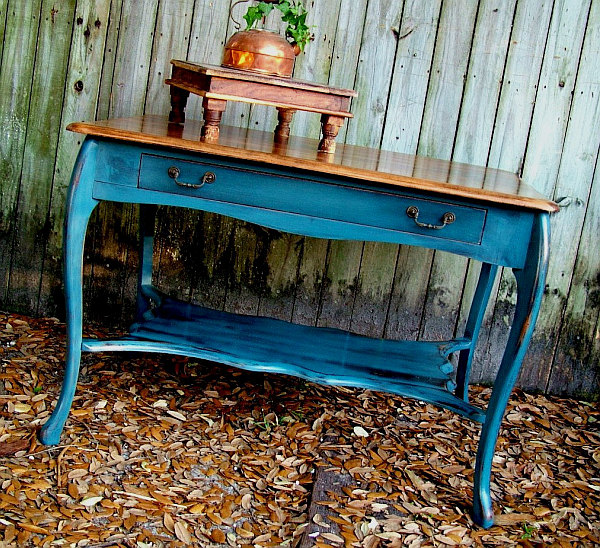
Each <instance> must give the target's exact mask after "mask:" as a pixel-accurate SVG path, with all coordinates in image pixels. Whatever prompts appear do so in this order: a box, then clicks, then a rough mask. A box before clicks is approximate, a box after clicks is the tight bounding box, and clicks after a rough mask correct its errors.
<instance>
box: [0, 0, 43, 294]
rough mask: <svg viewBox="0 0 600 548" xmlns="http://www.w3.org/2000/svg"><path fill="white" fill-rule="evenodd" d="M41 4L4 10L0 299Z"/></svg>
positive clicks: (20, 4)
mask: <svg viewBox="0 0 600 548" xmlns="http://www.w3.org/2000/svg"><path fill="white" fill-rule="evenodd" d="M41 5H42V1H41V0H35V1H32V2H16V3H14V5H11V7H10V9H9V10H8V12H7V14H6V24H5V34H4V40H3V44H4V48H3V51H2V63H1V64H0V90H2V93H0V127H1V128H2V138H1V139H0V181H1V182H2V188H1V192H0V284H2V285H1V289H0V300H1V301H2V302H3V303H4V302H5V300H6V299H7V298H8V280H9V274H10V258H11V253H12V249H13V246H14V223H15V215H16V210H17V206H18V196H19V189H20V185H21V169H22V166H23V153H24V149H25V136H26V133H27V124H28V122H29V107H30V99H31V83H32V80H33V71H34V65H35V52H36V46H37V38H38V29H39V25H40V10H41ZM17 90H18V92H17Z"/></svg>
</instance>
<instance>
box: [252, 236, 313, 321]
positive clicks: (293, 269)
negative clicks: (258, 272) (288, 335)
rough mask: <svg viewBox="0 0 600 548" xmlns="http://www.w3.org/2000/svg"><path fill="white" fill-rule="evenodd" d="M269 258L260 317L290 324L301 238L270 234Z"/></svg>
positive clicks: (267, 258) (259, 311) (267, 259)
mask: <svg viewBox="0 0 600 548" xmlns="http://www.w3.org/2000/svg"><path fill="white" fill-rule="evenodd" d="M271 236H274V237H272V238H271V239H270V245H269V246H268V252H267V256H266V258H265V259H266V264H265V266H266V274H267V275H266V279H265V282H266V287H265V290H264V292H263V294H262V296H261V299H260V304H259V307H258V314H259V315H260V316H269V317H272V318H278V319H280V320H287V321H290V320H291V319H292V312H293V308H294V294H295V292H296V285H297V280H298V269H299V265H300V260H301V253H300V249H301V247H302V237H301V236H297V235H295V234H287V233H285V232H271Z"/></svg>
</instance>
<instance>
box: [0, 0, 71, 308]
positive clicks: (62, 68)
mask: <svg viewBox="0 0 600 548" xmlns="http://www.w3.org/2000/svg"><path fill="white" fill-rule="evenodd" d="M74 10H75V0H69V1H65V2H62V3H61V4H60V6H59V7H55V3H54V2H51V1H44V2H43V4H42V10H41V17H40V28H39V34H38V43H39V45H38V48H37V53H36V57H35V68H34V74H33V82H32V87H31V105H33V108H30V116H29V119H28V123H27V134H26V138H25V149H24V154H23V165H22V168H21V176H20V179H21V187H20V189H19V201H18V203H17V209H16V211H15V219H14V225H13V229H12V230H13V231H14V239H15V240H14V241H15V243H16V245H14V246H13V249H12V255H11V257H10V262H11V271H10V281H9V286H8V295H7V299H6V302H7V304H8V306H9V307H10V308H12V309H15V310H24V311H28V310H35V309H36V308H37V304H38V297H39V290H40V278H41V273H42V270H43V261H44V251H45V247H46V241H47V239H48V236H49V231H50V219H49V215H50V212H49V210H50V197H51V194H52V175H53V173H54V164H55V160H56V147H57V144H58V137H59V135H60V134H61V133H62V132H61V127H60V126H61V110H60V108H56V105H57V103H58V104H59V105H60V104H62V97H63V94H64V89H65V77H66V68H67V62H68V58H69V50H70V45H71V34H72V30H73V28H72V24H73V19H74V17H73V14H74ZM17 178H18V177H17Z"/></svg>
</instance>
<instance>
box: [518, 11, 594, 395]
mask: <svg viewBox="0 0 600 548" xmlns="http://www.w3.org/2000/svg"><path fill="white" fill-rule="evenodd" d="M589 6H590V2H588V1H587V0H580V1H577V0H573V1H568V2H567V1H557V2H556V3H555V5H554V12H553V14H552V21H551V25H550V33H549V35H548V42H547V44H546V51H545V54H544V61H543V64H542V71H541V77H540V80H541V82H540V85H539V86H538V93H537V95H536V101H535V108H534V112H533V119H532V123H531V130H530V135H529V142H528V145H527V153H526V156H525V164H524V169H523V176H524V177H525V179H526V180H530V181H534V182H535V186H536V187H537V188H538V189H539V190H540V191H541V192H542V193H543V194H545V195H547V196H550V197H552V196H553V191H554V187H555V184H556V180H557V177H558V173H559V168H560V162H561V155H562V152H563V146H564V140H565V134H566V130H567V124H568V119H569V111H570V109H571V103H572V100H573V91H574V88H575V79H576V76H577V68H578V66H579V58H580V52H581V48H582V44H583V38H584V34H585V28H586V24H587V22H588V14H589ZM549 128H551V130H549ZM561 217H562V218H564V215H563V212H562V211H561V212H559V213H558V214H556V215H554V216H553V218H552V229H551V232H552V238H553V244H552V256H553V259H552V263H551V265H550V268H549V272H548V280H547V282H546V283H547V285H548V286H549V292H548V293H547V295H546V298H545V299H544V301H543V303H542V308H541V311H540V317H539V320H538V329H537V332H536V334H534V336H533V339H532V342H531V349H532V352H530V353H529V355H528V356H526V357H525V361H524V364H525V366H524V368H523V370H522V373H521V376H520V383H521V384H522V385H523V386H525V387H527V388H534V387H538V386H545V383H546V382H547V375H548V371H549V369H550V364H551V363H552V356H553V354H554V349H555V344H556V338H555V336H553V335H555V327H554V325H555V322H557V321H558V322H560V314H561V311H562V309H563V307H564V303H565V291H566V288H564V287H563V286H562V284H561V285H559V281H560V278H561V277H562V276H561V271H562V265H561V263H560V259H559V257H560V254H561V250H560V248H559V246H558V245H557V243H556V237H557V234H556V233H557V232H559V233H560V230H561V229H560V224H561V221H560V219H561ZM557 229H558V230H557ZM567 245H569V246H570V245H571V243H568V244H567ZM557 253H558V255H557ZM567 274H570V272H568V273H567ZM561 288H562V291H561ZM555 289H556V290H557V291H554V290H555Z"/></svg>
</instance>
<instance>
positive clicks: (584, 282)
mask: <svg viewBox="0 0 600 548" xmlns="http://www.w3.org/2000/svg"><path fill="white" fill-rule="evenodd" d="M596 85H597V84H596ZM588 91H589V90H588ZM596 93H598V91H596ZM598 204H600V155H599V156H597V157H596V172H595V176H594V180H593V185H592V192H591V194H590V197H589V201H588V207H587V211H586V217H585V223H584V226H583V231H582V234H581V240H580V242H579V251H578V254H577V263H576V264H575V269H574V273H573V280H572V285H571V290H570V292H569V296H568V300H567V306H566V310H565V314H564V317H563V320H562V325H561V328H560V336H559V339H558V345H557V348H556V355H555V356H554V361H553V364H552V369H551V375H550V379H549V383H548V392H550V393H552V394H564V395H570V396H579V397H584V398H593V397H596V398H597V396H598V388H599V385H600V254H599V253H598V234H600V207H598Z"/></svg>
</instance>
